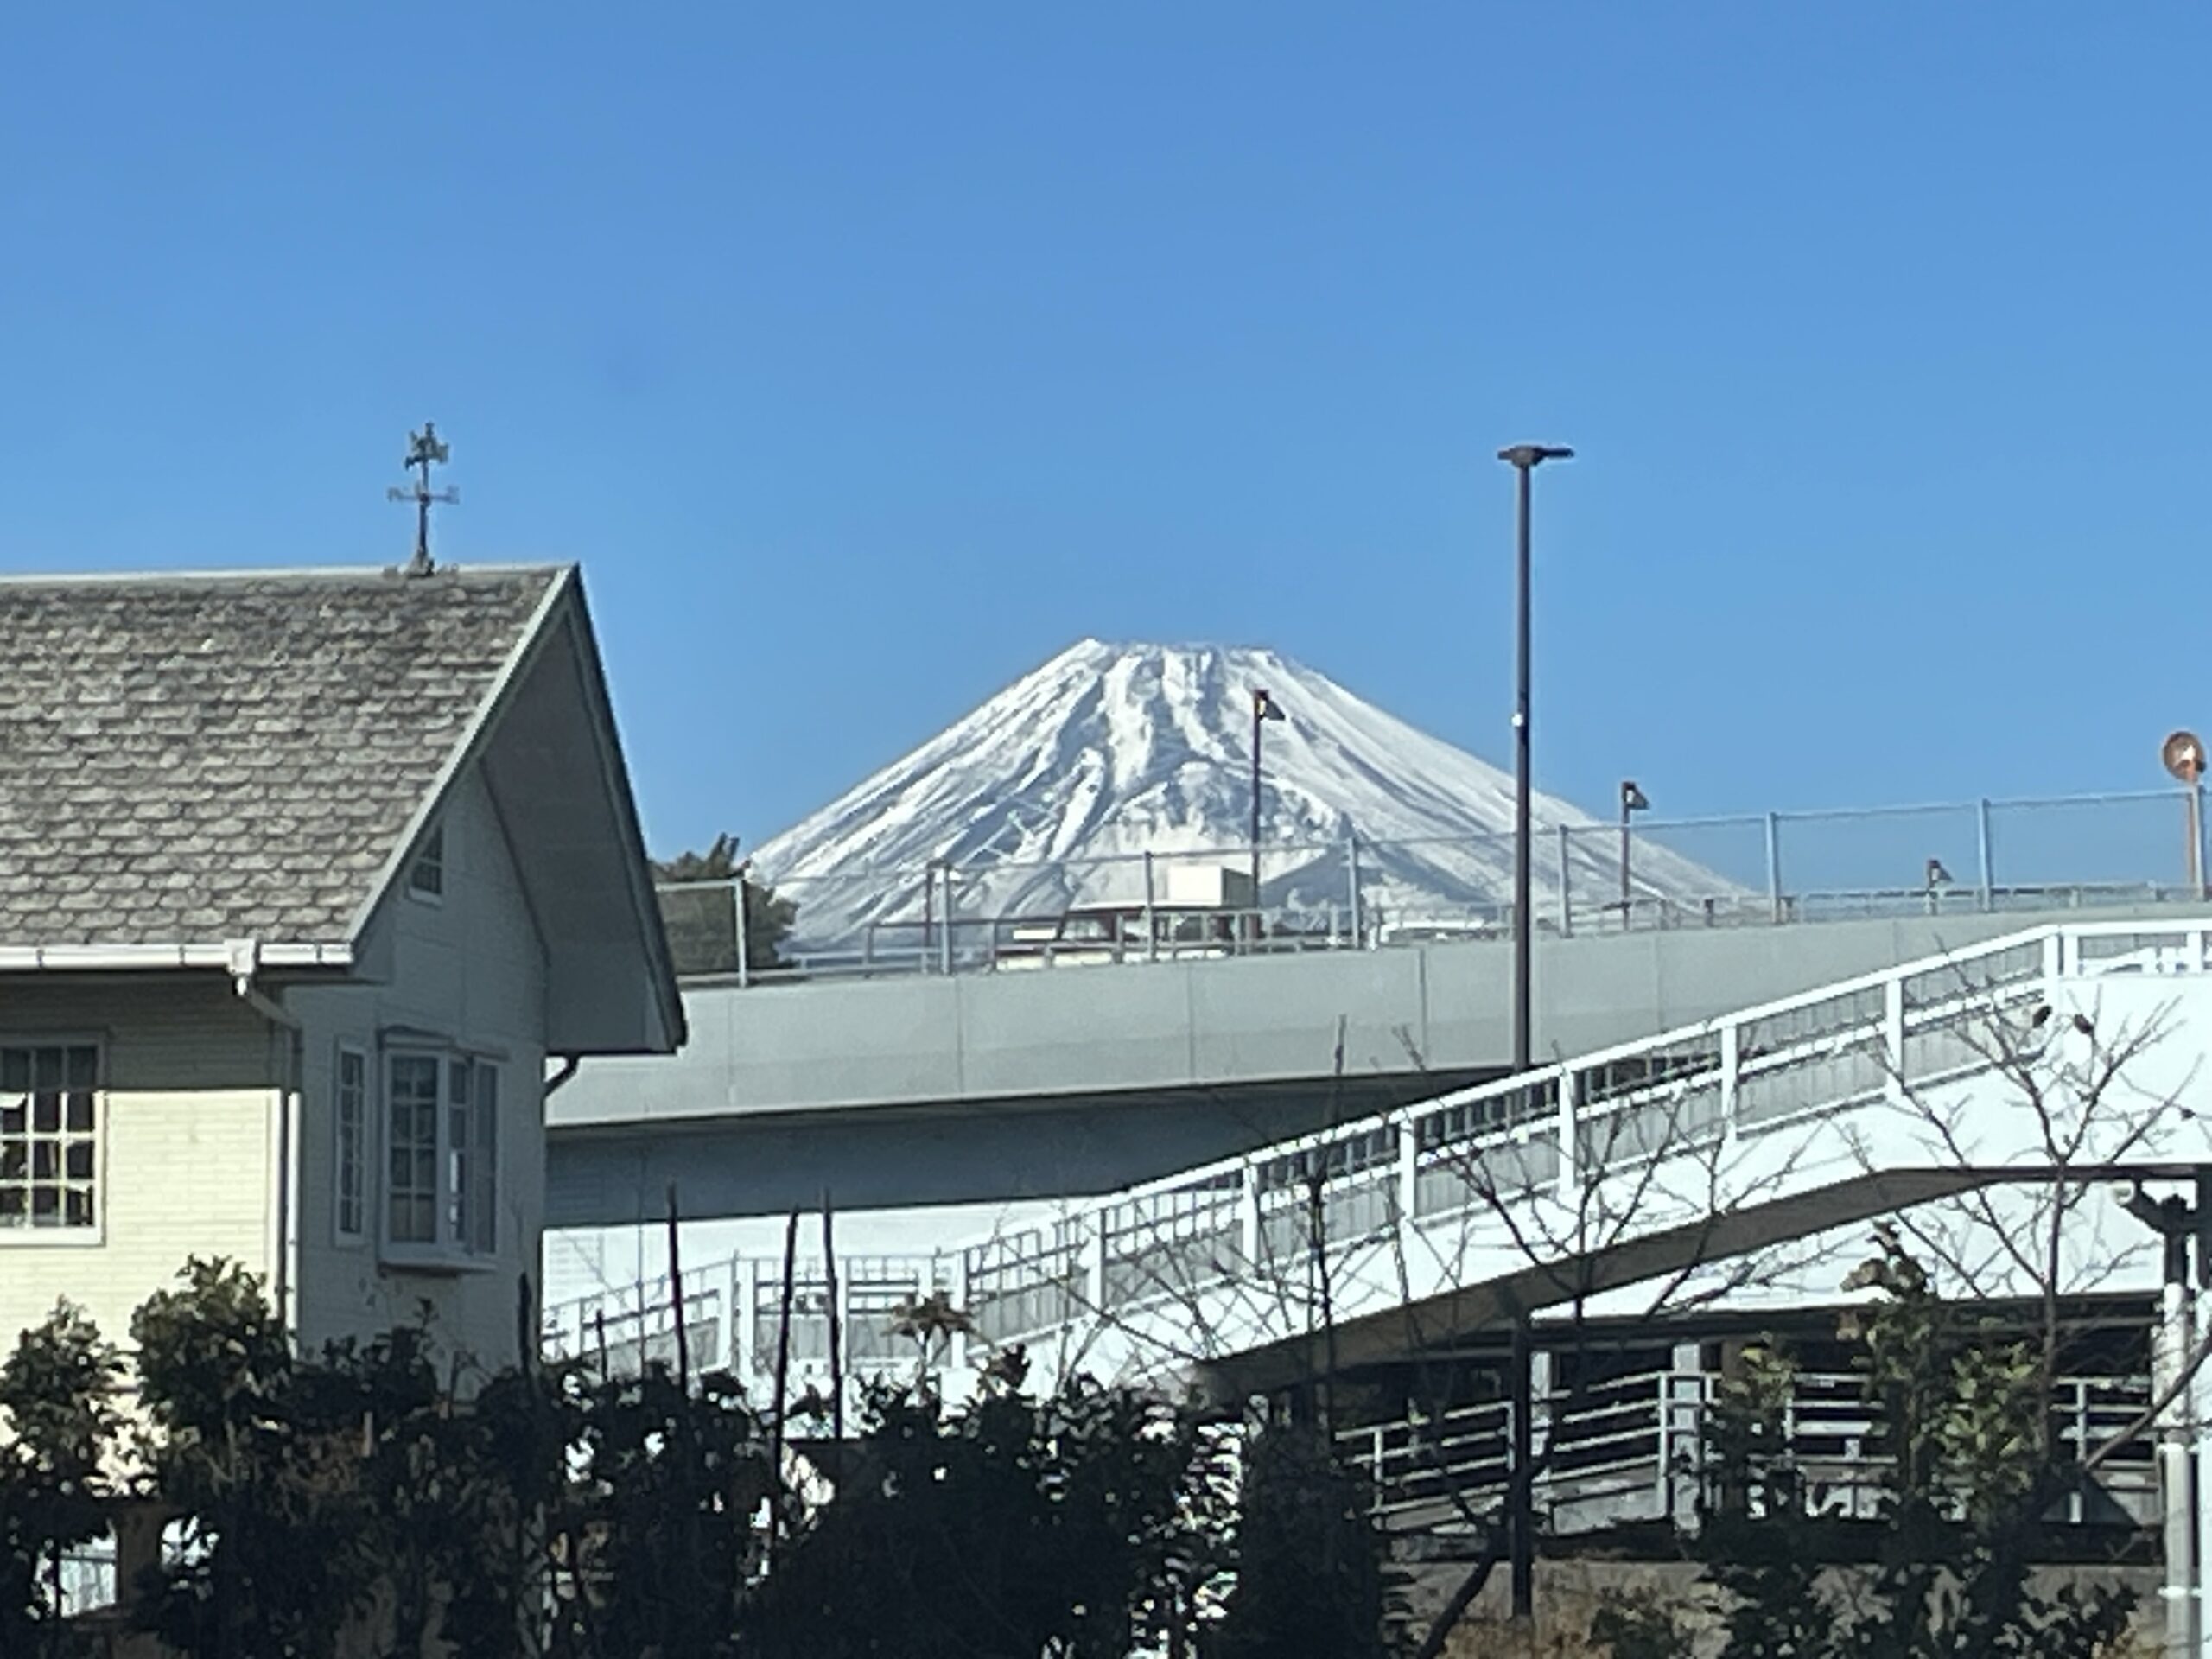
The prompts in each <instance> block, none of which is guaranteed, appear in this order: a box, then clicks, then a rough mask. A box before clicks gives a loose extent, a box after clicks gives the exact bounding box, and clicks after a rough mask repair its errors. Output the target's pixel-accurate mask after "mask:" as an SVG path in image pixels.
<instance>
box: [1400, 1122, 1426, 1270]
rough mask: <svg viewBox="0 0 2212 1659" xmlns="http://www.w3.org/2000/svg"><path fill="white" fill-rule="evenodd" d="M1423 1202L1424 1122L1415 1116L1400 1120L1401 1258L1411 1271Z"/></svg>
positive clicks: (1406, 1267) (1405, 1267) (1401, 1268)
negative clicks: (1415, 1225) (1422, 1157)
mask: <svg viewBox="0 0 2212 1659" xmlns="http://www.w3.org/2000/svg"><path fill="white" fill-rule="evenodd" d="M1420 1205H1421V1126H1420V1124H1419V1123H1418V1122H1416V1121H1415V1120H1414V1119H1413V1118H1411V1117H1402V1118H1400V1119H1399V1120H1398V1262H1399V1268H1400V1271H1402V1272H1404V1273H1407V1274H1410V1273H1411V1272H1412V1271H1413V1259H1414V1249H1413V1245H1414V1222H1415V1221H1416V1220H1417V1219H1418V1218H1419V1217H1418V1211H1419V1209H1420Z"/></svg>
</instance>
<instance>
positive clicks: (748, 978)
mask: <svg viewBox="0 0 2212 1659" xmlns="http://www.w3.org/2000/svg"><path fill="white" fill-rule="evenodd" d="M729 908H730V914H731V916H732V917H733V918H735V920H736V923H737V984H738V988H739V989H740V990H742V989H744V988H745V987H746V986H747V985H749V984H751V983H752V982H753V971H752V969H753V964H752V963H751V962H750V961H748V960H747V957H748V956H749V955H750V952H749V951H748V950H747V948H746V941H745V878H744V877H743V876H739V877H738V878H737V880H734V881H733V882H731V883H730V884H729Z"/></svg>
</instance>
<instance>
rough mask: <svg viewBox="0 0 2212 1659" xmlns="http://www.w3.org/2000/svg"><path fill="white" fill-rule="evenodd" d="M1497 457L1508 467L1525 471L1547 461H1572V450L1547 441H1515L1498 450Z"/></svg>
mask: <svg viewBox="0 0 2212 1659" xmlns="http://www.w3.org/2000/svg"><path fill="white" fill-rule="evenodd" d="M1497 458H1498V459H1499V460H1500V461H1503V462H1505V463H1506V465H1508V466H1509V467H1520V468H1521V469H1522V471H1523V472H1526V471H1527V470H1528V469H1529V468H1530V467H1541V465H1543V463H1544V462H1546V461H1573V459H1574V451H1573V450H1572V449H1566V448H1560V447H1558V446H1556V445H1554V444H1548V443H1516V444H1515V445H1514V446H1513V447H1512V448H1510V449H1501V450H1499V451H1498V452H1497Z"/></svg>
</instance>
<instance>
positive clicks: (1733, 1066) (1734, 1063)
mask: <svg viewBox="0 0 2212 1659" xmlns="http://www.w3.org/2000/svg"><path fill="white" fill-rule="evenodd" d="M1743 1068H1744V1033H1743V1027H1741V1026H1738V1024H1737V1023H1736V1022H1735V1021H1734V1020H1730V1021H1728V1023H1727V1024H1726V1025H1725V1026H1723V1027H1720V1135H1721V1140H1722V1141H1723V1142H1724V1143H1728V1142H1732V1141H1734V1140H1735V1138H1736V1084H1737V1081H1738V1078H1739V1077H1741V1076H1742V1073H1743Z"/></svg>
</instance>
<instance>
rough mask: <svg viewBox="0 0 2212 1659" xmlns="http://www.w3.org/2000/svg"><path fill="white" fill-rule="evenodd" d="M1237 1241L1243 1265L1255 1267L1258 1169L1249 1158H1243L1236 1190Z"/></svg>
mask: <svg viewBox="0 0 2212 1659" xmlns="http://www.w3.org/2000/svg"><path fill="white" fill-rule="evenodd" d="M1236 1231H1237V1242H1238V1243H1239V1244H1240V1245H1242V1246H1243V1251H1244V1265H1245V1266H1246V1267H1248V1268H1249V1267H1256V1266H1258V1265H1259V1261H1260V1169H1259V1166H1258V1165H1257V1164H1255V1163H1254V1162H1253V1161H1252V1160H1250V1159H1249V1158H1248V1159H1246V1160H1244V1170H1243V1175H1242V1177H1241V1178H1240V1185H1238V1187H1237V1191H1236Z"/></svg>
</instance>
